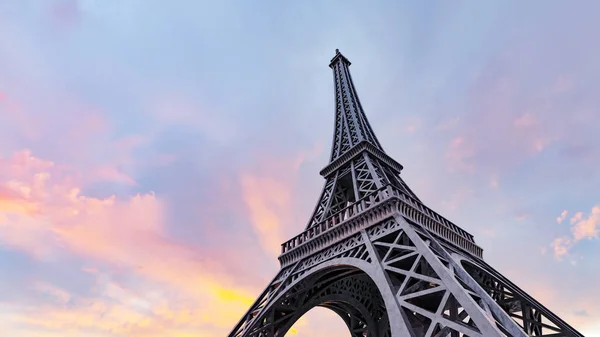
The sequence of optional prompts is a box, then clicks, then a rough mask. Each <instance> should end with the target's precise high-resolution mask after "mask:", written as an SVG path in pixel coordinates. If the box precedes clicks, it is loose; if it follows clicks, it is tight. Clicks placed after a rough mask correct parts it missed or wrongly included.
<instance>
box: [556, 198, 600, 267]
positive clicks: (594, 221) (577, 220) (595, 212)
mask: <svg viewBox="0 0 600 337" xmlns="http://www.w3.org/2000/svg"><path fill="white" fill-rule="evenodd" d="M566 216H567V211H563V212H562V213H561V215H560V217H558V218H557V221H558V222H559V223H560V222H561V221H562V220H564V218H565V217H566ZM599 234H600V206H594V207H592V210H591V212H590V214H589V216H588V217H587V218H584V215H583V212H577V213H576V214H575V216H573V217H572V218H571V235H570V236H562V237H559V238H556V239H555V240H554V241H553V242H552V243H551V247H552V249H553V251H554V256H555V257H556V258H561V257H564V256H566V255H568V254H569V251H570V250H571V249H572V248H573V247H574V246H575V245H576V244H577V243H578V242H580V241H582V240H584V239H598V235H599Z"/></svg>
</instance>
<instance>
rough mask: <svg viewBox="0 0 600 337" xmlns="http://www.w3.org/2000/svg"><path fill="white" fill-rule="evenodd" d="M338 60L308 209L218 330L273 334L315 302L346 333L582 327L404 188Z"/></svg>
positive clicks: (555, 332)
mask: <svg viewBox="0 0 600 337" xmlns="http://www.w3.org/2000/svg"><path fill="white" fill-rule="evenodd" d="M349 66H350V61H348V59H347V58H346V57H344V56H343V55H342V54H341V53H340V52H339V50H336V55H335V56H334V57H333V59H332V60H331V63H330V64H329V67H330V68H331V69H333V77H334V86H335V103H336V107H335V130H334V137H333V146H332V149H331V157H330V162H329V164H328V165H327V166H326V167H325V168H324V169H323V170H321V172H320V174H321V175H322V176H323V177H324V178H325V180H326V181H325V186H324V188H323V191H322V193H321V196H320V198H319V201H318V203H317V206H316V208H315V210H314V212H313V214H312V216H311V218H310V220H309V222H308V225H307V227H306V229H305V230H304V231H303V232H302V233H300V234H299V235H297V236H295V237H293V238H292V239H290V240H288V241H287V242H285V243H283V244H282V247H281V248H282V249H281V255H280V256H279V261H280V263H281V269H280V271H279V272H278V274H277V275H276V276H275V278H274V279H273V280H272V281H271V283H270V284H269V285H268V286H267V288H266V289H265V290H264V291H263V292H262V294H261V295H260V296H259V297H258V299H257V300H256V302H255V303H254V304H253V305H252V306H251V307H250V309H249V310H248V312H247V313H246V314H245V315H244V316H243V317H242V319H241V320H240V321H239V323H238V324H237V325H236V326H235V327H234V329H233V331H232V332H231V333H230V334H229V336H230V337H281V336H284V335H285V334H286V332H287V331H288V330H289V328H290V327H291V326H292V325H293V324H294V323H295V322H296V320H297V319H298V318H300V317H301V316H302V315H303V314H304V313H306V312H307V311H308V310H310V309H311V308H313V307H315V306H321V307H325V308H328V309H331V310H333V311H334V312H336V313H337V314H338V315H339V316H340V317H341V318H342V319H343V320H344V321H345V323H346V324H347V326H348V328H349V330H350V334H351V336H353V337H359V336H360V337H363V336H369V337H371V336H373V337H380V336H381V337H400V336H406V337H421V336H427V337H441V336H450V337H455V336H486V337H487V336H494V337H495V336H511V337H517V336H519V337H521V336H582V335H581V334H580V333H579V332H577V331H576V330H575V329H573V328H572V327H571V326H569V325H568V324H567V323H566V322H564V321H563V320H562V319H560V318H559V317H558V316H556V315H555V314H553V313H552V312H551V311H550V310H548V309H547V308H545V307H544V306H543V305H541V304H540V303H539V302H537V301H536V300H535V299H533V298H532V297H531V296H529V295H528V294H527V293H525V292H524V291H523V290H521V289H519V288H518V287H517V286H516V285H515V284H513V283H512V282H511V281H510V280H508V279H507V278H506V277H504V276H502V275H501V274H500V273H499V272H497V271H496V270H494V269H493V268H492V267H491V266H490V265H488V264H487V263H486V262H485V261H484V260H483V257H482V252H483V249H482V248H481V247H479V246H478V245H477V244H476V243H475V241H474V239H473V235H471V234H469V233H467V232H466V231H465V230H463V229H461V228H460V227H458V226H457V225H455V224H453V223H452V222H450V221H448V220H447V219H446V218H444V217H442V216H441V215H439V214H437V213H436V212H435V211H433V210H431V209H430V208H428V207H427V206H425V205H424V204H423V203H422V202H421V201H420V200H419V198H418V197H417V196H416V195H415V194H414V193H413V192H412V191H411V190H410V188H409V187H408V185H407V184H406V183H405V182H404V181H403V180H402V178H401V177H400V171H401V170H402V165H400V164H399V163H398V162H397V161H395V160H394V159H392V158H391V157H390V156H388V155H387V154H386V153H385V152H384V150H383V147H382V146H381V144H380V143H379V141H378V140H377V137H376V135H375V133H374V132H373V129H372V128H371V125H370V124H369V121H368V120H367V117H366V115H365V113H364V111H363V108H362V106H361V104H360V101H359V99H358V95H357V93H356V89H355V87H354V84H353V82H352V78H351V76H350V71H349Z"/></svg>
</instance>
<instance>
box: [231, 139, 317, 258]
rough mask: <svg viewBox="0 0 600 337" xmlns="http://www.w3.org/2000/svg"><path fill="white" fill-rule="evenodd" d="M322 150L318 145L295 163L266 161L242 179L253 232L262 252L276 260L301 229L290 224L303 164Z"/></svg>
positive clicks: (245, 174)
mask: <svg viewBox="0 0 600 337" xmlns="http://www.w3.org/2000/svg"><path fill="white" fill-rule="evenodd" d="M321 151H322V146H320V145H318V146H316V147H315V148H314V149H310V150H308V151H306V152H304V153H301V154H299V155H298V156H296V157H295V158H293V159H292V160H289V159H265V160H263V164H262V165H261V166H260V168H261V170H257V172H244V173H242V174H241V175H240V177H239V179H240V185H241V190H242V196H243V199H244V202H245V204H246V207H247V210H248V213H249V217H250V220H251V222H252V226H253V229H254V232H255V233H256V236H257V238H258V239H259V241H260V244H261V247H262V248H263V250H264V251H265V252H267V253H268V254H269V255H271V256H273V257H277V256H279V254H280V253H281V249H280V247H281V244H282V243H283V242H284V241H285V240H287V236H288V235H291V233H295V232H299V231H300V230H302V227H297V226H294V225H297V224H292V223H291V221H292V220H291V219H293V215H294V208H293V206H292V199H293V190H294V185H295V183H296V179H297V174H298V171H299V169H300V165H301V164H302V163H303V162H305V161H307V160H310V159H312V158H315V157H316V156H317V155H318V154H319V153H321Z"/></svg>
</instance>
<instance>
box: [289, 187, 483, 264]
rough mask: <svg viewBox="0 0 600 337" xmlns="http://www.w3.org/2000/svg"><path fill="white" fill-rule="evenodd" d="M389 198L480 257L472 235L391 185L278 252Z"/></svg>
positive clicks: (293, 247)
mask: <svg viewBox="0 0 600 337" xmlns="http://www.w3.org/2000/svg"><path fill="white" fill-rule="evenodd" d="M391 198H395V199H396V200H398V201H399V205H398V209H399V211H400V212H401V213H403V215H404V216H405V217H406V218H408V219H410V220H412V221H414V222H416V223H420V224H422V225H423V226H424V227H425V228H426V229H427V230H429V231H430V232H431V233H433V234H434V235H436V236H438V237H440V238H442V239H444V240H445V241H447V242H449V243H452V244H454V245H456V246H458V247H459V248H461V249H462V250H465V251H467V252H469V253H471V254H473V255H475V256H477V257H481V256H482V253H483V249H482V248H481V247H479V246H477V244H475V242H474V241H473V235H471V234H469V233H468V232H466V231H465V230H463V229H461V228H460V227H458V226H457V225H455V224H454V223H452V222H450V221H449V220H448V219H446V218H444V217H443V216H441V215H439V214H438V213H436V212H435V211H433V210H432V209H430V208H429V207H427V206H425V205H423V203H421V202H420V201H418V200H416V199H415V198H413V197H411V196H410V195H408V194H407V193H405V192H403V191H401V190H399V189H397V188H395V187H394V186H392V185H386V186H383V187H381V188H380V189H378V190H376V191H373V192H371V193H370V194H367V195H366V196H364V197H363V198H361V199H359V200H357V201H356V202H354V203H352V204H350V205H348V206H347V207H344V208H343V209H341V210H339V211H337V212H335V213H333V214H332V215H330V216H329V217H327V218H326V219H325V220H323V221H321V222H318V223H317V224H315V225H314V226H312V227H311V228H309V229H307V230H305V231H304V232H302V233H300V234H298V235H296V236H294V237H293V238H291V239H290V240H288V241H286V242H284V243H283V244H282V245H281V255H282V256H283V255H288V254H289V253H291V252H292V251H296V250H298V249H300V248H302V247H303V246H305V244H306V243H308V242H310V241H312V240H313V239H314V238H317V237H320V236H322V235H324V234H325V233H328V232H330V231H331V230H332V229H334V228H337V227H339V226H341V225H342V224H343V223H345V222H347V221H348V220H350V219H352V218H355V217H356V216H358V215H360V214H362V213H364V212H366V211H367V210H370V209H373V208H374V207H376V206H378V205H380V204H381V203H383V202H384V201H387V200H389V199H391Z"/></svg>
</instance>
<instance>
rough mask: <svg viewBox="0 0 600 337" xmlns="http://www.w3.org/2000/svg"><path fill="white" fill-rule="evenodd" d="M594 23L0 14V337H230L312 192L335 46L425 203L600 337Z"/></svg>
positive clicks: (318, 180) (116, 3)
mask: <svg viewBox="0 0 600 337" xmlns="http://www.w3.org/2000/svg"><path fill="white" fill-rule="evenodd" d="M599 10H600V3H598V2H596V1H578V2H576V3H573V2H565V1H551V0H548V1H541V0H540V1H527V2H523V1H512V0H504V1H479V2H474V1H405V2H398V1H370V2H363V1H353V0H346V1H341V0H340V1H334V0H331V1H312V0H307V1H284V2H281V1H271V0H265V1H244V0H239V1H234V0H221V1H200V0H187V1H186V0H174V1H161V0H0V135H1V136H2V141H1V142H0V273H1V275H2V277H0V336H3V337H4V336H10V337H58V336H60V337H72V336H77V337H108V336H115V337H138V336H143V337H159V336H160V337H162V336H173V337H190V336H194V337H208V336H210V337H212V336H225V335H226V334H227V333H229V332H230V330H231V329H232V328H233V326H234V325H235V323H237V321H238V319H239V318H240V317H241V315H242V314H243V313H244V312H245V311H246V310H247V309H248V307H249V306H250V304H251V303H252V302H253V300H254V298H255V297H256V296H257V295H258V294H259V293H260V292H261V291H262V289H263V288H264V287H265V286H266V285H267V283H268V282H269V281H270V280H271V278H272V277H273V276H274V275H275V273H276V272H277V271H278V268H279V265H278V261H277V259H276V257H277V256H278V253H279V249H280V244H281V243H283V242H284V241H286V240H287V239H288V238H291V237H292V236H293V235H295V234H297V233H299V232H301V231H302V230H303V229H304V227H305V226H306V223H307V221H308V218H309V216H310V213H311V211H312V210H313V207H314V205H315V203H316V201H317V198H318V196H319V193H320V191H321V188H322V186H323V183H324V180H323V178H322V177H320V176H319V174H318V172H319V170H320V169H321V168H323V167H324V166H325V165H326V164H327V161H328V155H329V151H330V147H331V141H332V132H333V117H334V111H333V104H334V102H333V79H332V74H331V70H330V69H329V68H328V67H327V66H328V63H329V60H330V59H331V58H332V57H333V56H334V54H335V49H336V48H339V49H340V51H341V52H342V53H343V54H344V55H345V56H346V57H348V59H349V60H350V61H351V62H352V63H353V64H352V66H351V68H350V70H351V72H352V75H353V78H354V82H355V85H356V87H357V90H358V93H359V96H360V98H361V102H362V105H363V107H364V109H365V111H366V113H367V116H368V118H369V120H370V123H371V125H372V127H373V129H374V130H375V132H376V133H377V136H378V138H379V140H380V142H381V143H382V146H383V147H384V149H385V151H386V152H387V153H388V154H389V155H391V156H392V157H393V158H395V159H396V160H397V161H399V162H400V163H401V164H403V165H404V171H403V173H402V176H403V178H404V180H405V181H406V182H407V183H408V184H409V185H410V186H411V188H412V189H413V191H415V193H417V195H419V197H420V199H421V200H423V201H424V202H425V203H426V204H427V205H428V206H430V207H431V208H433V209H435V210H436V211H438V212H439V213H440V214H442V215H444V216H446V217H447V218H449V219H450V220H451V221H453V222H454V223H456V224H458V225H459V226H461V227H462V228H464V229H465V230H467V231H469V232H470V233H472V234H474V235H475V240H476V242H477V243H478V244H479V245H480V246H481V247H483V248H484V258H485V260H486V261H488V263H490V264H491V265H492V266H494V267H495V268H496V269H497V270H499V271H500V272H502V273H503V274H504V275H505V276H507V277H508V278H510V279H511V280H513V281H514V282H515V283H516V284H517V285H519V286H520V287H521V288H523V289H524V290H526V291H527V292H529V293H530V294H531V295H533V296H534V297H535V298H537V299H538V300H539V301H540V302H541V303H543V304H544V305H546V306H547V307H548V308H550V309H551V310H552V311H554V312H555V313H556V314H558V315H560V316H561V317H562V318H563V319H564V320H566V321H567V322H569V323H570V324H571V325H573V326H574V327H576V328H577V329H578V330H579V331H580V332H582V333H583V334H584V335H586V336H588V337H594V336H596V337H598V336H600V323H599V322H600V320H599V319H598V317H600V287H599V285H600V244H599V241H598V238H599V233H600V193H598V191H599V186H600V171H599V170H598V169H597V167H598V166H599V165H600V136H598V134H600V127H599V125H600V111H599V107H600V44H598V43H597V37H595V36H596V35H597V32H598V31H600V21H598V20H597V15H596V13H598V11H599ZM594 41H596V42H594ZM290 335H295V336H314V335H322V336H333V337H342V336H347V335H348V332H347V330H346V329H345V326H344V324H343V322H342V320H341V319H340V318H339V317H336V316H335V315H334V314H332V313H331V312H328V311H326V309H320V308H316V309H314V310H311V311H310V312H309V313H308V314H307V315H305V316H304V317H303V318H302V319H301V320H299V321H298V322H297V323H296V325H295V326H294V328H293V329H292V330H291V331H290Z"/></svg>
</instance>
